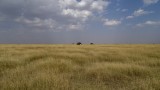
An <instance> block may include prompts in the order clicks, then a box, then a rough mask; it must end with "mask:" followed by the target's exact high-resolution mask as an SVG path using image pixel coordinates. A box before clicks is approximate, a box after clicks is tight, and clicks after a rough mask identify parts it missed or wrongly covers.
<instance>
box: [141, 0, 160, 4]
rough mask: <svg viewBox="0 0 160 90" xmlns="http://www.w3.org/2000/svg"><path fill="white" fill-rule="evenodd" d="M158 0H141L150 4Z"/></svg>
mask: <svg viewBox="0 0 160 90" xmlns="http://www.w3.org/2000/svg"><path fill="white" fill-rule="evenodd" d="M158 1H159V0H143V2H144V4H146V5H150V4H155V3H157V2H158Z"/></svg>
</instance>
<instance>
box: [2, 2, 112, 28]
mask: <svg viewBox="0 0 160 90" xmlns="http://www.w3.org/2000/svg"><path fill="white" fill-rule="evenodd" d="M109 3H110V2H109V1H108V0H13V1H10V0H0V13H1V12H2V13H3V14H4V15H5V16H7V18H8V20H10V22H13V23H15V22H16V23H15V24H17V25H23V26H22V27H25V29H28V30H29V29H32V30H34V29H36V28H42V29H44V30H48V29H53V30H56V29H58V30H60V29H61V30H66V29H72V30H77V29H78V28H79V29H80V27H81V28H83V27H85V25H86V23H88V22H89V20H91V19H92V18H93V17H94V18H99V17H98V15H101V14H103V13H104V12H103V11H104V10H105V9H106V8H107V6H108V5H109ZM11 11H14V12H11ZM0 20H1V21H2V20H3V19H2V18H0ZM100 20H101V18H100Z"/></svg>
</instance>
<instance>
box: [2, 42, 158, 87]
mask: <svg viewBox="0 0 160 90" xmlns="http://www.w3.org/2000/svg"><path fill="white" fill-rule="evenodd" d="M0 90H160V45H158V44H157V45H156V44H155V45H153V44H151V45H145V44H144V45H81V46H77V45H0Z"/></svg>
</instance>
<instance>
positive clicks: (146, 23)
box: [136, 21, 160, 27]
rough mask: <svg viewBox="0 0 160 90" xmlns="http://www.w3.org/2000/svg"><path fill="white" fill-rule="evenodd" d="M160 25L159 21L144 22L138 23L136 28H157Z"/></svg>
mask: <svg viewBox="0 0 160 90" xmlns="http://www.w3.org/2000/svg"><path fill="white" fill-rule="evenodd" d="M157 25H160V21H146V22H144V23H139V24H137V25H136V26H138V27H143V26H157Z"/></svg>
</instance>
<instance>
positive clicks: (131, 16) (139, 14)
mask: <svg viewBox="0 0 160 90" xmlns="http://www.w3.org/2000/svg"><path fill="white" fill-rule="evenodd" d="M150 13H153V12H152V11H145V10H143V9H138V10H136V11H134V12H133V14H132V15H130V16H127V17H126V19H132V18H134V17H138V16H143V15H146V14H150Z"/></svg>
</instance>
